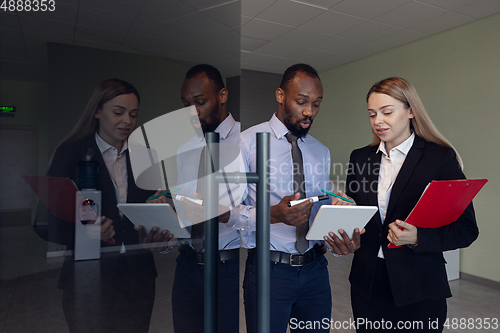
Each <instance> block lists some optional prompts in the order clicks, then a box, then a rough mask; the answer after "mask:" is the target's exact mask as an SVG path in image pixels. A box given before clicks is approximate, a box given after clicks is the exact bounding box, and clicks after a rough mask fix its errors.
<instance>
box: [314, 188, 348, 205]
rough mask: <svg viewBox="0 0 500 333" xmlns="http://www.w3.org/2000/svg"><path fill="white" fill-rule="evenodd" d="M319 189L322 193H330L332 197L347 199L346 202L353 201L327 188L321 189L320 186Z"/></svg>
mask: <svg viewBox="0 0 500 333" xmlns="http://www.w3.org/2000/svg"><path fill="white" fill-rule="evenodd" d="M320 191H321V192H323V193H326V194H330V195H331V196H332V197H335V198H339V199H341V200H344V201H347V202H350V203H354V201H352V200H349V199H347V198H344V197H341V196H340V195H338V194H335V193H332V192H328V191H327V190H323V189H322V188H320Z"/></svg>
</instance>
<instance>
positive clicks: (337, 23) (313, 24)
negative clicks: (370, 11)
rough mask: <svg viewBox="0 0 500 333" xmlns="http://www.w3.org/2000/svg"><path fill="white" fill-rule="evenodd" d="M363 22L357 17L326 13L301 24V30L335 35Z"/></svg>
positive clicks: (363, 20)
mask: <svg viewBox="0 0 500 333" xmlns="http://www.w3.org/2000/svg"><path fill="white" fill-rule="evenodd" d="M365 21H366V20H365V19H362V18H359V17H354V16H350V15H344V14H340V13H336V12H332V11H327V12H325V13H323V14H321V15H319V16H317V17H315V18H314V20H311V21H309V22H307V23H305V24H303V25H302V28H305V29H310V30H314V31H319V32H324V33H327V34H330V35H335V34H338V33H340V32H342V31H345V30H347V29H350V28H352V27H354V26H356V25H358V24H361V23H363V22H365Z"/></svg>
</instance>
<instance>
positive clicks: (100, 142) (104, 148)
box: [95, 132, 128, 156]
mask: <svg viewBox="0 0 500 333" xmlns="http://www.w3.org/2000/svg"><path fill="white" fill-rule="evenodd" d="M95 142H96V143H97V147H99V150H100V151H101V154H104V153H105V152H106V151H108V150H109V149H114V150H116V151H118V149H116V148H115V147H113V146H112V145H110V144H109V143H107V142H106V141H104V139H103V138H101V137H100V136H99V134H97V132H95ZM127 149H128V141H127V140H125V141H124V142H123V147H122V150H121V151H120V154H118V156H121V155H122V154H123V152H124V151H125V150H127Z"/></svg>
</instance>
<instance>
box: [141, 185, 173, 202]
mask: <svg viewBox="0 0 500 333" xmlns="http://www.w3.org/2000/svg"><path fill="white" fill-rule="evenodd" d="M180 189H181V188H180V187H178V188H174V189H173V190H171V191H167V192H163V193H162V194H158V195H155V196H153V197H150V198H149V199H148V201H149V200H154V199H158V198H159V197H161V196H163V195H165V194H169V193H172V192H175V191H179V190H180Z"/></svg>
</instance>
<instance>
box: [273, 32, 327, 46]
mask: <svg viewBox="0 0 500 333" xmlns="http://www.w3.org/2000/svg"><path fill="white" fill-rule="evenodd" d="M329 37H330V35H328V34H323V33H320V32H316V31H312V30H306V29H300V28H296V29H293V30H292V31H290V32H287V33H286V34H284V35H283V36H280V37H278V38H276V39H275V41H276V42H280V43H285V44H292V45H299V46H301V47H305V48H307V47H310V46H312V45H315V44H317V43H319V42H321V41H324V40H326V39H327V38H329Z"/></svg>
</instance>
